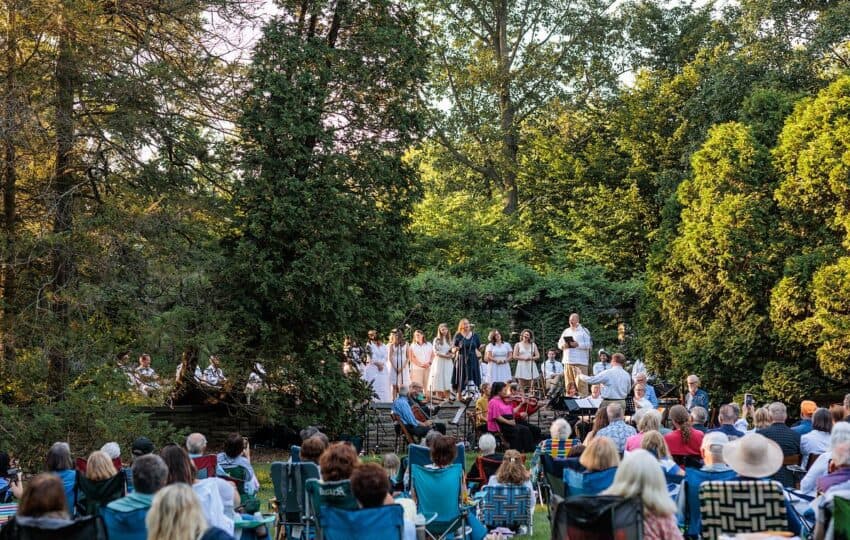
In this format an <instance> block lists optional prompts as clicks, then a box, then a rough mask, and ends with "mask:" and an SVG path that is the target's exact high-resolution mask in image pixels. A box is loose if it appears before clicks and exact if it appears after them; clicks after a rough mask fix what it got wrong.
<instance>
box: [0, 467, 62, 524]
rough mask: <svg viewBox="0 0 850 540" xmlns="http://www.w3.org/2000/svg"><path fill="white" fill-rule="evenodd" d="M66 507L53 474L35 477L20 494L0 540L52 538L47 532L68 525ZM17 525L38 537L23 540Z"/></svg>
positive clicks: (60, 485) (60, 483)
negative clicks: (32, 531)
mask: <svg viewBox="0 0 850 540" xmlns="http://www.w3.org/2000/svg"><path fill="white" fill-rule="evenodd" d="M67 504H68V503H67V500H66V498H65V487H64V486H63V485H62V480H60V479H59V478H58V477H57V476H56V475H54V474H39V475H38V476H36V477H35V478H33V479H32V480H30V481H29V483H28V484H27V487H26V489H24V491H23V493H22V494H21V500H20V503H19V504H18V511H17V514H16V515H15V516H13V517H12V518H11V519H10V520H9V521H8V522H7V523H6V524H5V525H4V526H3V528H2V529H0V540H21V539H22V538H55V537H56V534H55V533H53V535H52V536H51V532H50V531H51V530H53V529H58V528H60V527H62V526H65V525H70V524H71V523H72V521H71V519H70V516H69V514H68V506H67ZM18 525H26V526H27V527H33V528H36V529H38V530H39V532H40V533H41V534H40V535H26V536H24V535H23V534H22V533H21V530H20V529H19V528H18Z"/></svg>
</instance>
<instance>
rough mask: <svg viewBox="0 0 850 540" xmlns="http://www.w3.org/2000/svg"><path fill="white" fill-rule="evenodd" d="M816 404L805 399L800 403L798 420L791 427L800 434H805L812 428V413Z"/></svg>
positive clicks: (815, 408) (816, 406)
mask: <svg viewBox="0 0 850 540" xmlns="http://www.w3.org/2000/svg"><path fill="white" fill-rule="evenodd" d="M817 408H818V405H817V403H815V402H814V401H809V400H805V401H803V402H802V403H800V421H799V422H797V423H796V424H794V426H792V427H791V429H793V430H794V431H796V432H797V433H799V434H800V435H805V434H806V433H808V432H810V431H811V430H812V415H813V414H815V411H816V410H817Z"/></svg>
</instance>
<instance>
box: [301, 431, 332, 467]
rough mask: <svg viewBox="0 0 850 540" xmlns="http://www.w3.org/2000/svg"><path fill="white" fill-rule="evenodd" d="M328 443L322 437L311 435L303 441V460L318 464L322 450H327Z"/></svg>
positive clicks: (303, 461)
mask: <svg viewBox="0 0 850 540" xmlns="http://www.w3.org/2000/svg"><path fill="white" fill-rule="evenodd" d="M327 448H328V445H327V444H326V443H325V441H324V440H323V439H322V438H321V437H310V438H309V439H307V440H306V441H304V442H303V443H301V462H302V463H305V462H306V463H315V464H317V465H318V463H319V457H320V456H321V455H322V452H324V451H325V450H327Z"/></svg>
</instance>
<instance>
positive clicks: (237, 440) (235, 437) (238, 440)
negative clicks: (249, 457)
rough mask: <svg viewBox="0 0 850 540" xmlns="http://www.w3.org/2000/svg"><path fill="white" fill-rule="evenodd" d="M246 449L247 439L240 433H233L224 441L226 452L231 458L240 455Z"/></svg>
mask: <svg viewBox="0 0 850 540" xmlns="http://www.w3.org/2000/svg"><path fill="white" fill-rule="evenodd" d="M244 451H245V440H244V439H243V438H242V435H240V434H238V433H231V434H230V435H228V436H227V439H225V441H224V453H225V455H226V456H227V457H229V458H230V459H233V458H236V457H239V456H240V455H241V454H242V452H244Z"/></svg>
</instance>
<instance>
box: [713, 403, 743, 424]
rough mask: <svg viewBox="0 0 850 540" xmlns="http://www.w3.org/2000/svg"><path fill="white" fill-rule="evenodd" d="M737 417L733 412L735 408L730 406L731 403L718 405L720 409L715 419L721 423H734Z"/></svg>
mask: <svg viewBox="0 0 850 540" xmlns="http://www.w3.org/2000/svg"><path fill="white" fill-rule="evenodd" d="M737 419H738V415H737V414H735V409H734V408H732V405H728V404H727V405H721V406H720V410H719V411H718V412H717V420H718V421H719V422H720V423H721V424H734V423H735V420H737Z"/></svg>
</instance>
